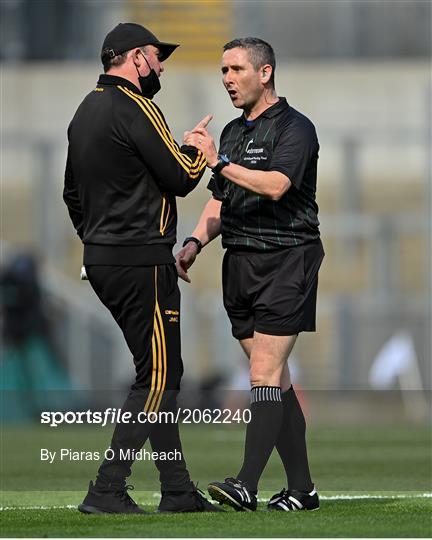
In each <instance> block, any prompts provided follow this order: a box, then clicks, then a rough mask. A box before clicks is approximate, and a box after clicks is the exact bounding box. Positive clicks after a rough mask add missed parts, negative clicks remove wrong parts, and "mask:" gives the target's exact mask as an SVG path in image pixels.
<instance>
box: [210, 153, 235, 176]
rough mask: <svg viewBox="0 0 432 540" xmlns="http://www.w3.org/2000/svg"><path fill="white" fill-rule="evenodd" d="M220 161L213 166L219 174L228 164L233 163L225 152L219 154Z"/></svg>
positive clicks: (213, 169)
mask: <svg viewBox="0 0 432 540" xmlns="http://www.w3.org/2000/svg"><path fill="white" fill-rule="evenodd" d="M218 158H219V159H218V162H217V163H216V165H215V166H214V167H213V168H212V171H213V172H214V173H215V174H217V173H220V172H221V170H222V169H223V168H224V167H226V166H227V165H229V164H230V163H231V161H230V160H229V157H228V156H226V155H225V154H221V155H219V156H218Z"/></svg>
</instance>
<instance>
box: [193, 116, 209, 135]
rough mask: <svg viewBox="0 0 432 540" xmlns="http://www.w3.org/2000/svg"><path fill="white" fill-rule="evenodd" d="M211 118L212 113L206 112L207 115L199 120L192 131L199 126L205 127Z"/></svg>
mask: <svg viewBox="0 0 432 540" xmlns="http://www.w3.org/2000/svg"><path fill="white" fill-rule="evenodd" d="M212 119H213V115H212V114H208V115H207V116H204V118H203V119H202V120H201V121H199V122H198V124H197V125H196V126H195V127H194V129H193V131H195V130H196V129H199V128H205V127H207V126H208V124H209V123H210V122H211V120H212Z"/></svg>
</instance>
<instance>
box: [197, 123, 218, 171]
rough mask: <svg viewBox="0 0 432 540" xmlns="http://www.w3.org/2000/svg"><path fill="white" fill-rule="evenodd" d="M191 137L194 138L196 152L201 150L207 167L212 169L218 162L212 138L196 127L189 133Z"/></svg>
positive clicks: (206, 132) (201, 128)
mask: <svg viewBox="0 0 432 540" xmlns="http://www.w3.org/2000/svg"><path fill="white" fill-rule="evenodd" d="M191 137H194V141H196V147H197V148H198V150H201V152H202V153H203V154H204V155H205V157H206V159H207V166H208V167H210V169H212V168H213V167H214V166H215V165H216V164H217V162H218V152H217V150H216V145H215V142H214V139H213V137H212V136H211V135H210V133H209V132H208V131H207V130H206V129H205V128H203V127H196V128H195V129H194V131H193V132H192V133H191ZM194 146H195V145H194Z"/></svg>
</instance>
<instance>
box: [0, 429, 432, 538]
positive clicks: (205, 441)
mask: <svg viewBox="0 0 432 540" xmlns="http://www.w3.org/2000/svg"><path fill="white" fill-rule="evenodd" d="M110 433H111V431H110V430H97V429H88V428H81V429H77V428H76V426H70V427H68V428H67V429H62V430H60V429H58V428H56V429H52V428H42V427H41V426H34V427H31V426H29V427H26V428H22V427H21V428H19V429H18V428H15V429H8V430H5V429H4V430H3V433H2V443H1V446H2V448H1V456H2V495H1V501H0V504H1V511H0V519H1V523H2V525H1V533H0V534H1V536H2V537H11V536H12V537H83V536H85V537H430V536H432V520H431V515H432V512H431V510H432V498H431V496H430V492H431V461H430V452H431V440H430V429H429V428H428V427H424V428H421V427H409V426H405V427H403V426H395V427H388V426H387V427H379V428H377V427H375V428H371V427H363V428H362V427H355V428H346V427H338V428H335V427H333V428H321V427H320V428H311V429H310V430H309V447H310V462H311V469H312V471H313V477H314V480H315V481H316V484H317V487H318V490H319V493H320V495H321V508H320V510H319V511H318V512H296V513H283V512H281V513H275V512H266V511H265V500H266V499H268V497H269V496H270V495H272V494H273V493H274V492H275V491H279V490H280V489H281V488H282V487H283V486H284V483H285V478H284V473H283V468H282V466H281V464H280V461H279V460H278V456H277V455H273V456H272V459H271V461H270V462H269V465H268V467H267V469H266V471H265V474H264V476H263V478H262V481H261V484H260V493H259V497H260V500H261V501H262V502H261V503H260V507H259V510H258V511H257V512H255V513H236V512H234V511H233V510H231V509H227V512H225V513H224V514H183V515H168V514H163V515H158V514H156V513H154V512H155V510H156V508H157V504H158V502H159V495H158V481H157V474H156V472H155V469H154V466H153V464H152V463H148V462H140V463H136V464H135V465H134V472H133V475H132V477H131V479H130V480H131V483H133V484H135V487H136V491H134V492H133V493H132V495H133V496H134V498H135V500H136V501H137V502H138V503H139V504H141V505H143V507H144V508H145V509H146V510H147V511H148V512H149V514H148V515H141V516H114V515H102V516H100V515H99V516H88V515H83V514H80V513H79V512H78V511H77V510H76V506H77V505H78V504H79V503H80V502H81V501H82V499H83V497H84V495H85V492H86V487H87V483H88V481H89V479H91V478H94V476H95V473H96V470H97V466H98V463H94V462H90V463H86V462H81V461H79V462H66V463H53V464H52V465H49V464H47V463H41V462H40V456H39V454H38V452H40V448H50V449H58V448H61V447H67V448H76V449H83V450H84V449H85V450H87V449H89V450H96V449H99V450H100V449H103V448H104V447H105V446H106V445H107V444H108V442H109V437H110ZM182 435H183V442H184V453H185V456H186V458H187V461H188V464H189V468H190V472H191V476H192V478H193V479H194V480H195V481H196V480H199V482H200V487H202V488H205V486H206V485H207V482H209V481H211V480H220V479H223V478H224V477H225V476H228V475H232V474H235V473H236V472H237V469H238V467H239V464H240V462H241V458H242V453H243V428H235V427H233V426H229V427H227V428H225V429H222V428H216V427H215V426H183V427H182ZM65 489H68V490H69V491H65ZM143 489H146V491H143ZM224 508H226V507H224Z"/></svg>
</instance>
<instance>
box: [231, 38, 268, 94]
mask: <svg viewBox="0 0 432 540" xmlns="http://www.w3.org/2000/svg"><path fill="white" fill-rule="evenodd" d="M236 47H239V48H241V49H246V50H247V51H248V52H249V58H250V62H251V64H252V65H253V67H254V69H255V70H256V71H258V70H259V68H260V67H261V66H263V65H264V64H270V66H271V67H272V75H271V77H270V83H271V84H272V86H273V88H274V85H275V82H274V79H275V71H276V58H275V53H274V50H273V47H272V46H271V45H270V44H269V43H267V42H266V41H264V40H262V39H259V38H255V37H246V38H238V39H233V40H232V41H229V42H228V43H226V44H225V45H224V48H223V50H224V52H225V51H228V50H229V49H235V48H236Z"/></svg>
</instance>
